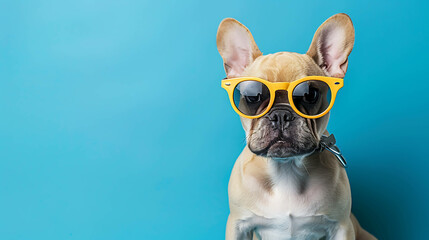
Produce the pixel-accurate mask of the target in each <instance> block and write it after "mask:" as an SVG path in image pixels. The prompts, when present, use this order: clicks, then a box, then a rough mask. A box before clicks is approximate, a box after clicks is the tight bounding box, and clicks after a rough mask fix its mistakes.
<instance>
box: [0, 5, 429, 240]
mask: <svg viewBox="0 0 429 240" xmlns="http://www.w3.org/2000/svg"><path fill="white" fill-rule="evenodd" d="M428 10H429V8H428V4H427V2H424V1H390V0H389V1H387V0H386V1H373V0H362V1H279V0H276V1H197V0H194V1H186V0H182V1H137V0H136V1H131V0H126V1H106V0H73V1H53V0H51V1H43V0H37V1H18V0H17V1H1V4H0V111H1V118H0V238H1V239H7V240H9V239H14V240H15V239H16V240H18V239H23V240H24V239H25V240H27V239H41V240H42V239H43V240H50V239H55V240H58V239H91V240H94V239H100V240H101V239H102V240H108V239H143V238H144V239H222V238H224V228H225V223H226V218H227V215H228V211H229V210H228V197H227V183H228V179H229V174H230V171H231V169H232V166H233V164H234V161H235V159H236V157H237V156H238V155H239V153H240V151H241V150H242V148H243V146H244V145H245V142H244V133H243V131H242V129H241V124H240V121H239V118H238V116H237V115H236V114H235V113H234V111H233V110H232V108H231V107H230V103H229V101H228V99H227V95H226V93H225V92H224V90H223V89H221V88H220V80H221V79H222V78H223V77H224V76H225V74H224V72H223V67H222V60H221V58H220V56H219V54H218V52H217V49H216V44H215V35H216V31H217V27H218V24H219V22H220V21H221V20H222V19H223V18H225V17H234V18H237V19H238V20H239V21H241V22H243V23H244V24H245V25H247V26H248V27H249V28H250V30H251V31H252V33H253V35H254V37H255V39H256V42H257V43H258V45H259V47H260V49H261V50H262V51H263V52H264V53H265V54H267V53H274V52H278V51H294V52H299V53H304V52H306V50H307V48H308V46H309V44H310V42H311V39H312V37H313V34H314V32H315V30H316V29H317V27H318V26H319V25H320V24H321V23H322V22H323V21H324V20H325V19H326V18H328V17H329V16H331V15H333V14H335V13H338V12H345V13H348V14H349V15H350V16H351V18H352V20H353V22H354V26H355V29H356V42H355V48H354V50H353V52H352V54H351V56H350V59H349V60H350V61H349V69H348V73H347V75H346V79H345V87H344V88H343V89H341V91H340V93H339V96H338V97H337V101H336V105H335V106H334V109H333V110H332V113H331V121H330V125H329V127H328V129H329V130H330V131H331V132H333V133H335V135H336V138H337V140H338V144H339V146H340V147H341V148H342V150H343V152H344V154H345V156H346V157H347V159H348V161H349V163H350V168H349V169H348V170H347V171H348V174H349V178H350V181H351V186H352V192H353V212H354V213H355V215H356V216H357V217H358V219H359V220H360V222H361V224H362V225H363V226H364V227H365V228H366V229H368V230H369V231H370V232H372V233H374V234H375V235H376V236H377V237H379V238H380V239H426V238H427V237H426V235H427V219H428V214H429V211H428V209H429V208H428V206H427V203H428V202H429V191H428V186H427V185H428V184H427V183H428V181H429V177H428V174H427V167H429V163H428V161H427V160H428V157H427V149H428V147H427V146H428V145H427V143H428V140H427V139H428V138H427V136H428V134H429V131H428V127H427V121H428V120H427V119H428V117H429V111H428V110H429V109H428V103H429V102H428V99H427V98H428V92H427V90H428V87H429V79H428V77H427V70H428V66H427V63H428V60H427V59H428V56H429V52H428V48H427V45H428V44H427V41H428V37H429V30H428V29H429V28H428V22H429V21H428V17H427V16H428V14H427V12H428Z"/></svg>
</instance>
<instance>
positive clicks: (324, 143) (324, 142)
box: [319, 134, 347, 168]
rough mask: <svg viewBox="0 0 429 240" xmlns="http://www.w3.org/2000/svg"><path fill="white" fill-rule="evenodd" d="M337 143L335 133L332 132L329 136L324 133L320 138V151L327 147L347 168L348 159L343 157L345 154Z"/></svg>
mask: <svg viewBox="0 0 429 240" xmlns="http://www.w3.org/2000/svg"><path fill="white" fill-rule="evenodd" d="M335 143H336V140H335V137H334V134H331V135H329V136H328V137H327V136H325V135H323V136H322V137H321V138H320V147H319V148H320V151H321V152H322V151H323V150H325V149H326V150H328V151H330V152H331V153H332V154H334V156H335V157H336V158H337V160H338V161H339V162H340V163H341V165H342V166H343V167H344V168H346V167H347V162H346V159H345V158H344V157H343V154H341V151H340V149H339V148H338V147H337V145H335Z"/></svg>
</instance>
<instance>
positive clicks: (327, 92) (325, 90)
mask: <svg viewBox="0 0 429 240" xmlns="http://www.w3.org/2000/svg"><path fill="white" fill-rule="evenodd" d="M331 97H332V93H331V88H330V87H329V85H328V84H326V83H325V82H322V81H318V80H310V81H305V82H302V83H300V84H298V85H297V86H296V87H295V88H294V89H293V91H292V100H293V103H294V105H295V107H296V108H297V109H298V110H299V111H300V112H301V113H303V114H305V115H309V116H316V115H319V114H321V113H323V112H325V111H326V109H328V107H329V104H330V103H331Z"/></svg>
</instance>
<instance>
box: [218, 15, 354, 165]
mask: <svg viewBox="0 0 429 240" xmlns="http://www.w3.org/2000/svg"><path fill="white" fill-rule="evenodd" d="M353 43H354V28H353V24H352V22H351V20H350V18H349V17H348V16H347V15H346V14H336V15H334V16H332V17H330V18H329V19H328V20H326V21H325V22H324V23H323V24H322V25H321V26H320V27H319V28H318V29H317V31H316V33H315V35H314V37H313V41H312V42H311V45H310V48H309V49H308V51H307V53H306V54H298V53H291V52H279V53H275V54H269V55H262V53H261V51H260V50H259V48H258V46H257V45H256V43H255V41H254V39H253V36H252V34H251V33H250V31H249V30H248V29H247V28H246V27H245V26H244V25H242V24H241V23H239V22H238V21H237V20H235V19H231V18H227V19H225V20H223V21H222V22H221V24H220V26H219V29H218V33H217V47H218V50H219V53H220V54H221V56H222V58H223V60H224V66H225V71H226V74H227V77H228V78H235V77H241V76H246V77H258V78H262V79H265V80H268V81H270V82H292V81H295V80H298V79H300V78H303V77H306V76H330V77H337V78H344V75H345V73H346V70H347V64H348V56H349V54H350V52H351V50H352V48H353ZM328 120H329V113H328V114H326V115H324V116H323V117H321V118H317V119H307V118H303V117H301V116H300V115H298V114H297V113H295V112H294V110H293V109H292V108H291V106H290V104H289V101H288V97H287V92H286V91H277V92H276V98H275V101H274V104H273V106H272V108H271V109H270V111H269V112H268V113H267V114H265V115H264V116H262V117H260V118H257V119H248V118H244V117H241V122H242V125H243V128H244V130H245V131H246V136H247V144H248V147H249V149H250V150H251V151H252V152H254V153H255V154H258V155H261V156H266V157H270V158H273V159H279V160H286V159H291V158H297V157H298V158H299V157H302V156H306V155H308V154H311V153H312V152H313V151H314V150H315V149H317V147H318V145H319V140H320V137H321V135H322V134H323V133H324V132H325V131H326V126H327V124H328Z"/></svg>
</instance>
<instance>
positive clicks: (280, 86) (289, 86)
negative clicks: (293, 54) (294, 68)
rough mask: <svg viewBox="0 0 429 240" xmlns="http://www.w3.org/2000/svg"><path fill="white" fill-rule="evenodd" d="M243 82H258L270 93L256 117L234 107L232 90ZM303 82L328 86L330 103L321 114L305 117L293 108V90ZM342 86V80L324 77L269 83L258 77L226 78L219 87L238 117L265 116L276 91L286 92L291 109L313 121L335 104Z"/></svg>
mask: <svg viewBox="0 0 429 240" xmlns="http://www.w3.org/2000/svg"><path fill="white" fill-rule="evenodd" d="M244 81H257V82H260V83H262V84H264V85H265V86H266V87H267V88H268V90H269V91H270V102H269V104H268V107H267V108H266V109H265V110H264V112H262V113H261V114H259V115H256V116H249V115H246V114H244V113H242V112H240V110H238V108H237V106H235V103H234V90H235V87H236V86H237V85H238V84H239V83H241V82H244ZM305 81H322V82H324V83H326V84H328V86H329V88H330V89H331V94H332V96H331V102H330V103H329V106H328V108H326V110H325V111H323V112H322V113H320V114H318V115H314V116H312V115H306V114H304V113H301V112H300V111H299V110H298V109H297V108H296V106H295V103H294V102H293V98H292V93H293V90H294V89H295V87H296V86H297V85H298V84H300V83H302V82H305ZM343 85H344V82H343V79H342V78H334V77H324V76H307V77H304V78H301V79H298V80H295V81H293V82H270V81H267V80H265V79H262V78H258V77H239V78H227V79H224V80H222V83H221V86H222V88H224V89H225V90H226V91H227V92H228V95H229V100H230V102H231V105H232V108H234V110H235V111H236V112H237V113H238V115H240V116H242V117H245V118H249V119H255V118H260V117H262V116H264V115H265V114H267V113H268V111H270V109H271V107H272V106H273V104H274V99H275V97H276V92H277V91H278V90H286V91H287V95H288V100H289V104H290V106H291V107H292V109H293V110H294V111H295V112H296V113H297V114H298V115H300V116H301V117H304V118H309V119H315V118H320V117H323V116H324V115H326V114H327V113H328V112H329V111H330V110H331V108H332V106H333V105H334V102H335V97H336V96H337V92H338V90H340V88H342V87H343Z"/></svg>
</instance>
